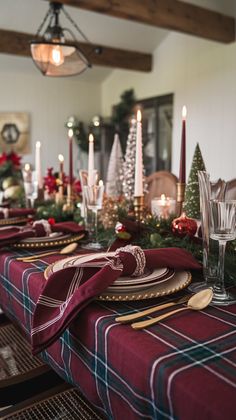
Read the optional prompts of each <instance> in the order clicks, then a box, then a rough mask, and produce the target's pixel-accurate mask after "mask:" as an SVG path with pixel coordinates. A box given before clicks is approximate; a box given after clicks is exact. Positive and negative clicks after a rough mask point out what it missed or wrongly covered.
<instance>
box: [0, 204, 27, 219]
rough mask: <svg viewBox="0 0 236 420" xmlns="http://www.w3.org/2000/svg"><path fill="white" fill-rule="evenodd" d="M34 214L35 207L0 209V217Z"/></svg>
mask: <svg viewBox="0 0 236 420" xmlns="http://www.w3.org/2000/svg"><path fill="white" fill-rule="evenodd" d="M0 207H1V206H0ZM34 214H35V209H7V208H5V209H0V219H8V218H10V217H26V216H30V215H34Z"/></svg>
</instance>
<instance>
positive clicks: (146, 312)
mask: <svg viewBox="0 0 236 420" xmlns="http://www.w3.org/2000/svg"><path fill="white" fill-rule="evenodd" d="M190 297H191V295H188V296H183V297H182V298H180V299H178V300H173V301H172V302H168V303H163V304H160V305H156V306H153V307H152V308H148V309H145V310H143V311H139V312H135V313H132V314H128V315H122V316H118V317H117V318H116V319H115V320H116V321H117V322H121V323H123V324H126V323H129V322H132V321H134V320H136V319H139V318H143V317H144V316H147V315H150V314H152V313H153V312H156V311H161V310H162V309H165V308H169V307H170V306H175V305H180V304H181V303H185V302H187V301H188V300H189V298H190Z"/></svg>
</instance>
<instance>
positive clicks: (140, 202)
mask: <svg viewBox="0 0 236 420" xmlns="http://www.w3.org/2000/svg"><path fill="white" fill-rule="evenodd" d="M143 211H144V196H143V195H140V196H136V197H134V215H135V220H136V222H138V223H140V222H141V221H142V220H143Z"/></svg>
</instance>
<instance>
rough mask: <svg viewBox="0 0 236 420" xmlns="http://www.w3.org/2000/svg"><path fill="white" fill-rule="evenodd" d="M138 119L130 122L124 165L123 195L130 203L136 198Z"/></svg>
mask: <svg viewBox="0 0 236 420" xmlns="http://www.w3.org/2000/svg"><path fill="white" fill-rule="evenodd" d="M136 126H137V123H136V119H135V118H132V119H131V121H130V129H129V135H128V139H127V145H126V151H125V160H124V165H123V182H122V184H123V193H124V195H125V198H126V199H127V200H129V201H131V200H132V199H133V196H134V175H135V150H136Z"/></svg>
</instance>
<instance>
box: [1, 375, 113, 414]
mask: <svg viewBox="0 0 236 420" xmlns="http://www.w3.org/2000/svg"><path fill="white" fill-rule="evenodd" d="M0 413H1V420H26V419H43V420H52V419H62V418H63V419H67V420H69V419H71V420H72V419H73V420H76V419H80V420H105V419H106V417H105V416H103V415H102V414H100V413H99V412H98V411H97V410H96V409H95V408H93V407H92V406H91V404H90V403H89V402H88V401H87V400H86V399H85V398H84V397H83V396H82V394H81V393H80V392H79V391H78V390H77V389H76V388H74V387H71V385H69V384H67V383H65V382H64V384H61V385H59V386H57V387H54V388H52V389H50V390H49V391H47V392H44V393H42V394H39V395H37V396H35V397H33V398H30V399H29V400H27V401H24V402H22V403H20V404H17V405H15V406H14V407H10V408H7V409H5V410H4V411H1V412H0Z"/></svg>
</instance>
